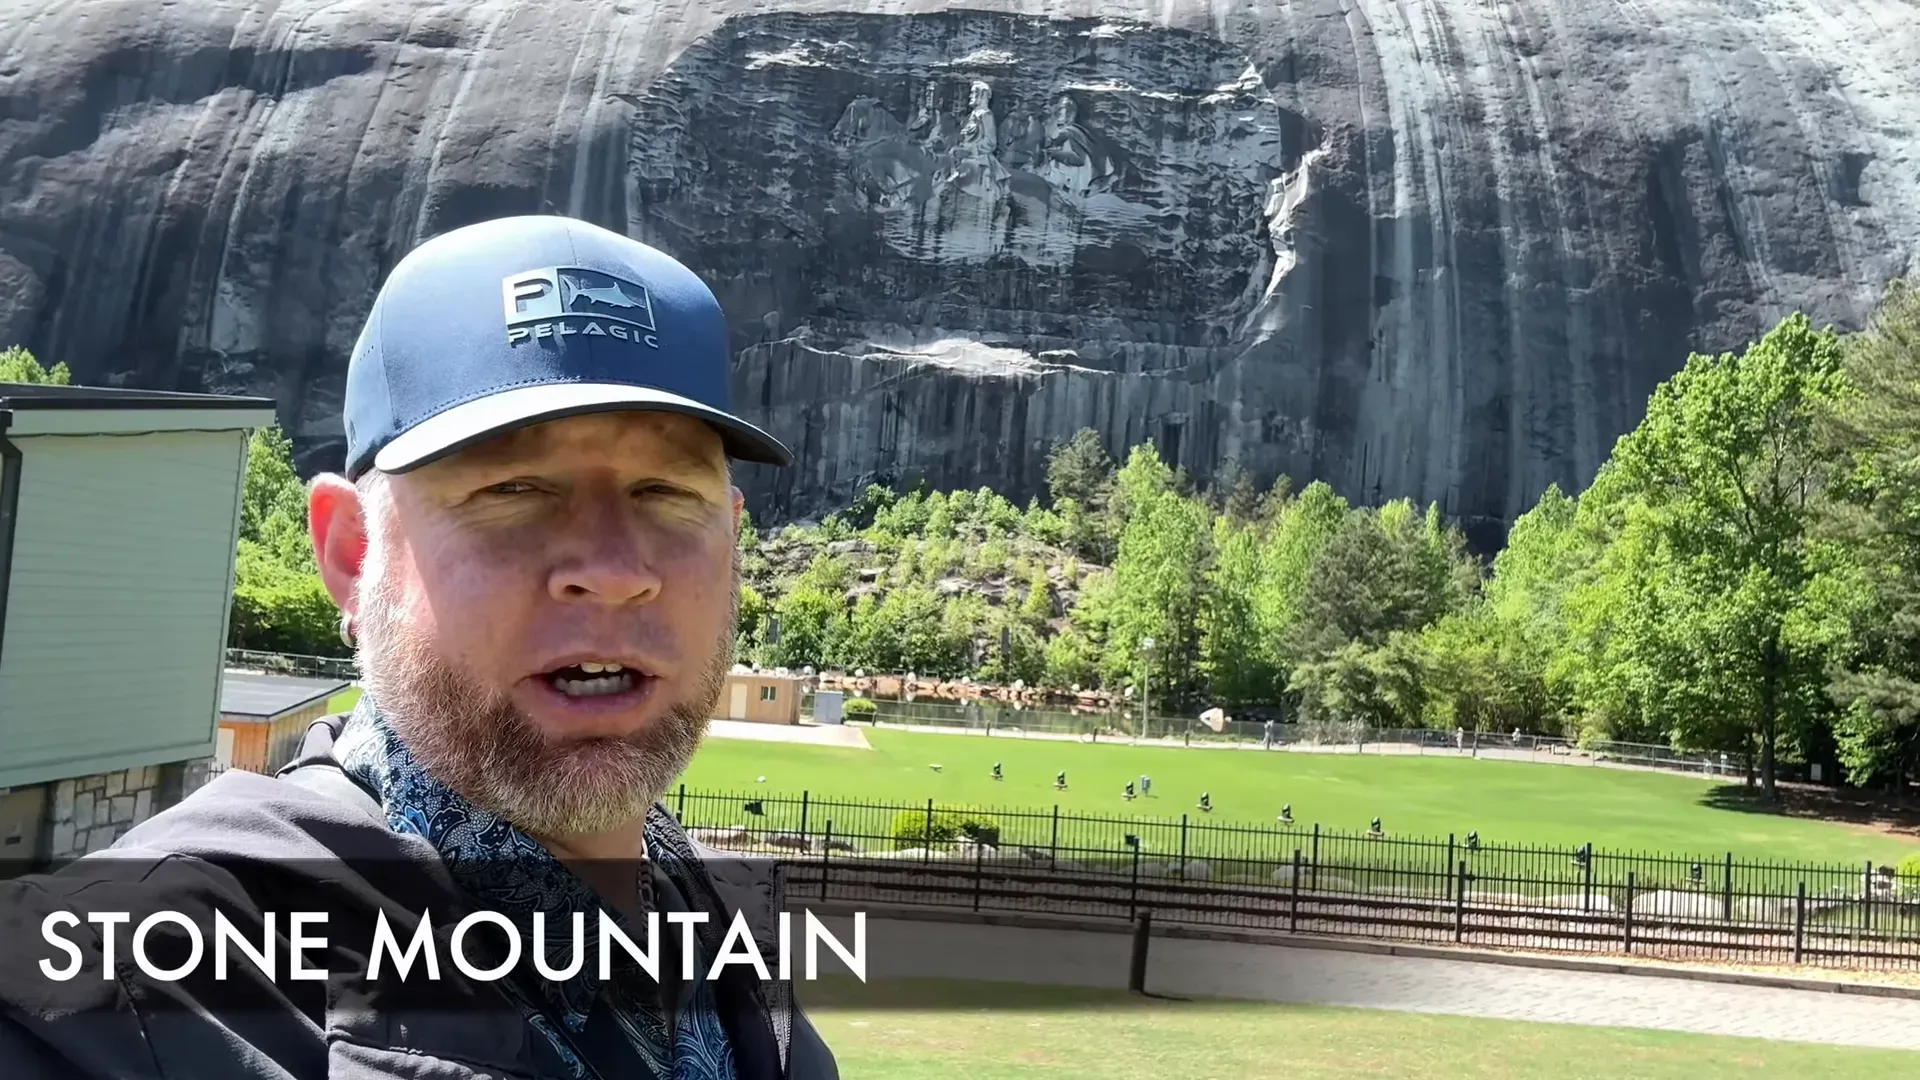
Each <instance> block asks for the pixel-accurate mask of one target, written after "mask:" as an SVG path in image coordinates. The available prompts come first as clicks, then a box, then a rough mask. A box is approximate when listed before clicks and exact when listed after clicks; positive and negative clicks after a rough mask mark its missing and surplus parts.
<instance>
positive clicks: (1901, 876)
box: [1894, 851, 1920, 896]
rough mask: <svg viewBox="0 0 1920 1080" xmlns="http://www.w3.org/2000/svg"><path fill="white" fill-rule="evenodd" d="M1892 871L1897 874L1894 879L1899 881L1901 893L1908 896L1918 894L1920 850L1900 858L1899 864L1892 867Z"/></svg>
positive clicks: (1919, 892)
mask: <svg viewBox="0 0 1920 1080" xmlns="http://www.w3.org/2000/svg"><path fill="white" fill-rule="evenodd" d="M1894 873H1895V874H1896V875H1897V876H1896V877H1895V878H1894V880H1896V881H1898V882H1899V883H1900V891H1901V892H1902V893H1905V894H1907V895H1909V896H1911V895H1915V894H1920V851H1916V852H1914V853H1913V854H1911V855H1909V856H1907V857H1906V858H1904V859H1901V860H1900V865H1899V866H1896V867H1894Z"/></svg>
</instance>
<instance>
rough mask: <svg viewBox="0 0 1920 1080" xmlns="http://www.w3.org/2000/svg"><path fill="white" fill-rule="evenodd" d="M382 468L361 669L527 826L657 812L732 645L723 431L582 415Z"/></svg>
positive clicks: (456, 768) (359, 603)
mask: <svg viewBox="0 0 1920 1080" xmlns="http://www.w3.org/2000/svg"><path fill="white" fill-rule="evenodd" d="M384 484H385V486H386V488H387V494H386V496H385V497H384V498H382V497H379V496H378V493H377V492H376V494H375V497H373V498H369V499H366V500H363V503H364V505H363V506H362V510H363V514H364V519H365V522H366V546H365V559H364V562H363V564H362V568H361V570H360V572H359V574H358V578H357V581H355V582H354V585H353V593H352V595H353V599H354V603H355V612H356V616H357V624H358V628H359V642H358V647H359V652H360V663H361V671H362V674H363V682H364V684H365V686H366V689H367V692H368V693H369V694H371V695H372V697H373V700H374V701H376V702H377V703H378V704H379V706H380V709H381V712H382V714H383V715H384V716H386V717H387V718H388V720H389V721H390V722H391V723H392V724H393V725H394V727H395V729H396V731H397V732H398V733H399V735H400V736H401V738H402V739H404V740H405V741H406V743H407V745H408V746H409V748H411V749H412V751H413V752H414V754H415V756H416V757H418V758H419V759H420V760H421V762H422V764H424V765H425V766H426V767H427V768H428V769H429V770H430V771H432V772H433V773H434V774H435V775H436V776H437V777H438V778H439V779H440V780H441V781H442V782H444V783H446V784H448V785H449V786H450V787H452V788H454V789H455V790H456V791H459V792H460V793H461V794H463V795H465V796H466V797H467V798H468V799H470V800H472V801H473V802H474V803H476V804H477V805H479V806H481V807H483V808H485V809H488V810H491V811H493V812H495V813H497V814H499V815H501V816H502V817H505V818H507V819H508V820H510V821H513V822H514V823H515V824H517V825H519V826H520V827H522V828H523V829H525V830H527V831H529V832H531V833H533V834H534V835H536V836H543V837H545V836H566V835H582V834H593V833H599V832H606V831H609V830H613V829H617V828H620V827H621V826H623V825H627V824H629V823H631V822H632V821H634V820H635V819H637V818H638V817H640V816H641V815H642V814H644V813H645V811H646V808H647V807H648V806H649V805H651V804H652V803H653V802H654V801H655V800H656V799H658V798H659V796H660V795H661V794H662V793H663V792H664V791H665V790H666V788H667V787H668V786H669V785H670V784H671V783H672V782H673V780H674V778H675V777H677V776H678V775H679V774H680V772H681V771H682V770H683V769H684V768H685V767H686V764H687V761H688V759H689V758H690V757H691V756H692V754H693V752H694V750H695V749H696V748H697V747H698V745H699V742H700V738H701V736H702V735H703V734H704V733H705V731H706V726H707V721H708V717H709V716H710V715H711V713H712V709H713V706H714V704H715V702H716V701H717V700H718V698H719V695H720V692H721V688H722V686H723V685H724V681H725V677H726V672H727V670H728V668H729V667H730V665H731V664H732V660H733V632H734V614H735V605H736V600H737V596H738V587H737V578H736V573H737V571H736V566H735V562H734V553H735V543H734V541H735V535H736V530H737V528H738V523H739V509H740V497H739V493H738V492H737V491H736V490H735V489H734V488H733V487H732V485H731V483H730V481H729V479H728V476H727V471H726V459H725V457H724V455H723V453H722V450H721V444H720V439H719V437H718V435H717V434H716V433H715V432H714V431H713V430H712V429H711V428H709V427H708V426H707V425H705V424H703V423H701V422H699V421H697V420H694V419H691V418H689V417H684V416H678V415H674V414H667V413H603V414H596V415H589V416H582V417H573V418H568V419H564V420H556V421H552V422H549V423H545V424H541V425H537V426H534V427H529V428H525V429H522V430H520V431H518V432H514V433H511V434H508V435H505V436H502V437H500V438H498V439H495V440H493V441H492V442H489V443H486V444H483V445H481V446H478V447H475V448H473V449H470V450H467V451H464V452H462V453H459V454H457V455H454V456H452V457H449V458H446V459H443V460H441V461H439V462H436V463H434V464H432V465H428V466H425V467H423V468H421V469H419V470H417V471H415V472H411V473H406V474H402V475H397V476H392V477H388V478H385V480H384ZM319 497H320V496H319V495H318V494H316V500H318V499H319ZM317 505H318V504H317V501H316V506H317ZM321 531H322V530H321V528H320V524H319V516H318V514H316V516H315V533H316V539H319V538H320V534H321ZM326 561H328V560H326V559H325V558H324V556H323V562H326Z"/></svg>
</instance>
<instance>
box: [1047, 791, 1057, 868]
mask: <svg viewBox="0 0 1920 1080" xmlns="http://www.w3.org/2000/svg"><path fill="white" fill-rule="evenodd" d="M1047 869H1048V870H1049V871H1053V870H1058V869H1060V804H1059V803H1054V804H1053V839H1051V840H1049V841H1047Z"/></svg>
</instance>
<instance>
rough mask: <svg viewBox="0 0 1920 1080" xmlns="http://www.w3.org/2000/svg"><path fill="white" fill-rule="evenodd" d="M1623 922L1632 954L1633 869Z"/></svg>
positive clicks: (1628, 880) (1629, 880) (1629, 876)
mask: <svg viewBox="0 0 1920 1080" xmlns="http://www.w3.org/2000/svg"><path fill="white" fill-rule="evenodd" d="M1588 861H1589V862H1591V861H1592V859H1591V858H1589V859H1588ZM1623 924H1624V926H1625V927H1626V934H1627V948H1626V951H1627V953H1628V955H1632V953H1633V871H1631V870H1629V871H1627V904H1626V917H1625V919H1624V920H1623Z"/></svg>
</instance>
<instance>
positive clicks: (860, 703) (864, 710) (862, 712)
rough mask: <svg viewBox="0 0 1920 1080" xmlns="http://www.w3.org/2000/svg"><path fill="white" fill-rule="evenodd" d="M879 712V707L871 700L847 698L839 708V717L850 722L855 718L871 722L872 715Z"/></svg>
mask: <svg viewBox="0 0 1920 1080" xmlns="http://www.w3.org/2000/svg"><path fill="white" fill-rule="evenodd" d="M879 711H880V706H878V705H875V704H874V703H873V699H872V698H863V697H857V698H848V699H847V701H846V703H845V704H844V705H841V706H840V715H841V717H842V718H844V719H848V720H852V719H854V718H855V717H859V718H861V719H865V720H871V719H873V716H874V714H875V713H877V712H879Z"/></svg>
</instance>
